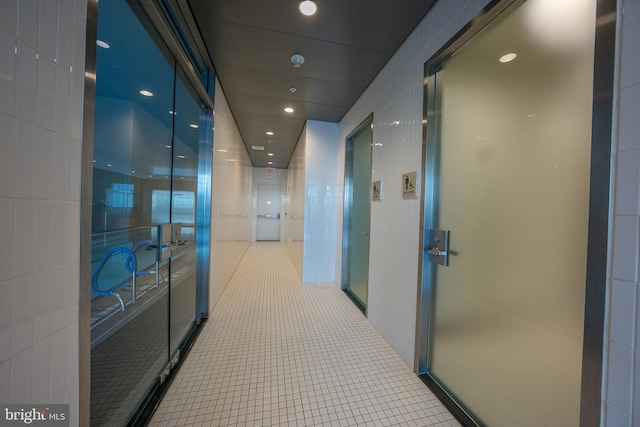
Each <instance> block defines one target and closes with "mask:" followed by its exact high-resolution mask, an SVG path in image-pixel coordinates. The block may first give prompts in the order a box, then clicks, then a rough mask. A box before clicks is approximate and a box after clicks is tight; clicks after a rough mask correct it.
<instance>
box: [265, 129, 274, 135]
mask: <svg viewBox="0 0 640 427" xmlns="http://www.w3.org/2000/svg"><path fill="white" fill-rule="evenodd" d="M267 135H269V136H273V135H275V133H273V132H272V131H270V130H268V131H267Z"/></svg>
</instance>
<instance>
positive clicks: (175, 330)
mask: <svg viewBox="0 0 640 427" xmlns="http://www.w3.org/2000/svg"><path fill="white" fill-rule="evenodd" d="M175 104H176V105H175V113H176V114H175V128H174V129H175V131H174V148H173V189H172V192H171V222H173V223H174V224H179V225H180V228H181V237H180V241H179V243H178V247H179V252H177V254H176V255H175V256H174V257H173V258H172V259H171V314H170V324H171V329H170V331H169V340H170V344H169V351H170V354H171V356H173V354H174V353H175V351H176V350H177V349H178V348H179V347H180V345H181V344H182V342H183V341H184V339H185V337H186V336H187V335H188V334H189V333H190V332H191V330H192V329H193V327H194V326H195V320H196V234H195V231H196V212H197V211H198V210H197V206H196V201H197V200H198V149H199V144H200V135H201V131H203V129H200V128H201V126H204V123H205V122H204V121H203V120H201V119H203V118H204V112H203V111H202V109H201V108H200V104H199V102H197V101H196V99H195V98H194V96H193V95H192V94H191V93H190V91H189V90H188V88H187V86H186V85H185V84H184V80H183V78H182V76H181V74H180V73H178V77H177V79H176V100H175Z"/></svg>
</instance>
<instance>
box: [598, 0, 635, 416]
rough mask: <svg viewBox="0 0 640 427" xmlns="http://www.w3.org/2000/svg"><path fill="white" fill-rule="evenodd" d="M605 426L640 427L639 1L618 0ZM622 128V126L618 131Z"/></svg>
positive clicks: (606, 342)
mask: <svg viewBox="0 0 640 427" xmlns="http://www.w3.org/2000/svg"><path fill="white" fill-rule="evenodd" d="M618 13H619V17H618V19H619V20H620V21H619V34H618V37H619V46H618V49H619V54H620V62H619V63H618V64H616V65H617V68H618V70H617V72H616V74H617V75H618V81H617V86H618V87H617V88H616V92H617V98H618V99H617V107H618V111H617V123H615V122H614V130H615V133H614V141H613V145H614V147H613V153H612V156H613V157H612V164H613V176H615V181H614V188H613V193H612V196H613V209H614V210H613V213H612V218H611V219H612V228H611V229H610V231H609V232H610V234H611V240H612V243H611V250H612V258H611V265H610V273H609V274H610V277H609V284H608V301H609V302H608V304H609V313H608V325H607V326H608V330H607V331H606V333H608V336H605V345H607V348H606V349H605V352H606V353H605V355H606V359H605V360H606V367H605V381H606V386H605V390H606V391H605V393H604V394H603V398H604V399H605V403H606V405H605V408H606V412H605V420H604V425H605V426H612V427H614V426H623V425H632V424H633V425H634V426H637V425H640V290H639V288H638V286H640V285H639V283H640V279H639V275H638V271H639V270H638V267H639V264H640V203H639V201H640V137H639V136H638V135H640V125H639V122H638V112H639V111H640V56H638V53H637V52H638V47H637V45H638V42H639V41H640V2H639V1H637V0H618ZM616 124H617V127H616Z"/></svg>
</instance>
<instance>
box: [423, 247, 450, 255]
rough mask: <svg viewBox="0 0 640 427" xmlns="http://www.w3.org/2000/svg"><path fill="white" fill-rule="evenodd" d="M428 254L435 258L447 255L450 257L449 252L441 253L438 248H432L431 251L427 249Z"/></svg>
mask: <svg viewBox="0 0 640 427" xmlns="http://www.w3.org/2000/svg"><path fill="white" fill-rule="evenodd" d="M427 253H428V254H429V255H434V256H446V255H448V253H447V251H441V250H440V249H438V248H437V247H435V248H431V249H427Z"/></svg>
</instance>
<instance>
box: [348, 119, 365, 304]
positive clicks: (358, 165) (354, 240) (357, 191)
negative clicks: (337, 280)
mask: <svg viewBox="0 0 640 427" xmlns="http://www.w3.org/2000/svg"><path fill="white" fill-rule="evenodd" d="M346 156H347V159H346V165H347V166H346V171H345V216H344V228H345V231H344V235H343V269H344V271H343V278H342V287H343V289H344V290H345V291H346V292H347V293H348V294H349V295H350V296H351V298H352V299H354V300H355V301H356V303H357V304H358V305H359V306H360V308H362V309H363V311H364V310H366V305H367V289H368V283H369V223H370V215H371V213H370V212H371V194H370V187H371V124H370V123H367V124H366V125H364V126H363V127H362V128H361V129H360V130H358V131H357V132H356V133H355V135H354V136H353V137H350V138H348V139H347V153H346Z"/></svg>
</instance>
